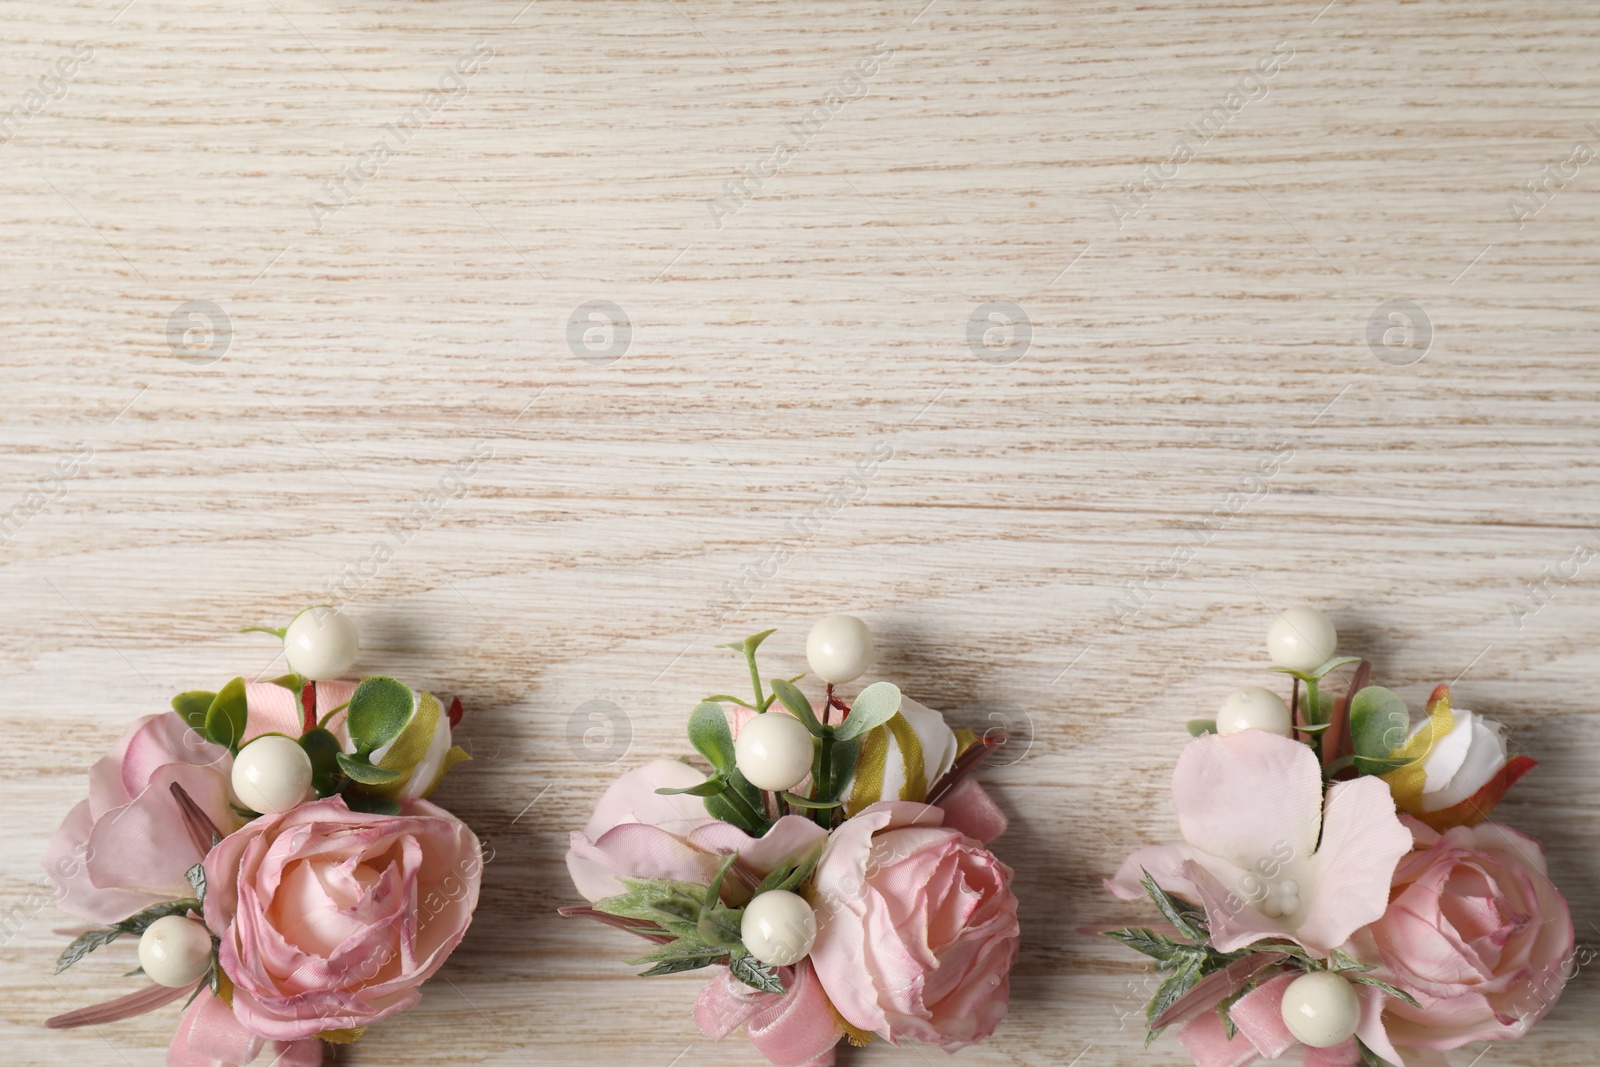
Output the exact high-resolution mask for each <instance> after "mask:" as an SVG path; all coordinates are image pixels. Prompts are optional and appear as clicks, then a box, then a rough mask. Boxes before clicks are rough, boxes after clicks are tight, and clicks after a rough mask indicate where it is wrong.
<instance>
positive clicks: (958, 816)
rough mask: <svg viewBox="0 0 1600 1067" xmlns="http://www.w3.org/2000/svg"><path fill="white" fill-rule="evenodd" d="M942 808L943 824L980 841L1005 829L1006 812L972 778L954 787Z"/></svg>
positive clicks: (992, 837)
mask: <svg viewBox="0 0 1600 1067" xmlns="http://www.w3.org/2000/svg"><path fill="white" fill-rule="evenodd" d="M939 807H941V808H943V809H944V824H945V825H946V826H949V827H951V828H953V829H956V830H960V831H961V832H962V833H964V834H966V835H967V836H968V837H970V838H972V839H973V840H974V841H977V842H979V843H980V844H984V845H987V844H988V843H989V842H990V841H993V840H994V839H995V838H997V837H999V836H1000V835H1001V834H1003V833H1005V832H1006V815H1005V812H1003V811H1001V810H1000V806H999V805H998V804H996V803H995V802H994V798H992V797H990V796H989V794H988V793H987V792H985V791H984V788H983V786H981V785H979V784H978V783H977V782H976V781H974V780H973V779H971V778H968V779H966V780H965V781H963V782H962V783H961V784H960V785H958V786H956V787H955V788H954V789H952V790H951V791H950V792H949V793H948V794H946V796H945V797H944V799H943V800H941V801H939Z"/></svg>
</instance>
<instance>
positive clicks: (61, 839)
mask: <svg viewBox="0 0 1600 1067" xmlns="http://www.w3.org/2000/svg"><path fill="white" fill-rule="evenodd" d="M93 829H94V818H93V816H92V815H91V814H90V812H89V802H88V801H87V800H83V801H79V802H78V804H77V806H76V807H74V808H73V809H72V811H71V812H69V813H68V814H67V817H66V820H65V821H63V822H62V824H61V828H60V829H58V830H57V831H56V833H55V836H54V837H52V838H51V839H50V844H49V846H48V847H47V848H46V849H45V853H44V869H45V872H46V873H47V874H48V875H49V876H50V879H51V881H52V882H54V883H55V887H56V906H57V907H59V908H60V909H61V910H62V911H64V912H66V913H67V914H68V915H76V916H77V917H78V918H80V919H87V920H88V921H90V922H92V923H114V922H121V921H122V920H123V919H126V918H127V917H128V916H130V915H132V914H133V913H134V912H136V911H141V910H143V909H145V908H148V907H149V906H150V905H152V904H159V903H160V902H161V901H162V900H163V899H166V898H163V897H157V896H155V895H153V894H150V893H142V892H139V891H137V890H133V889H118V888H115V887H110V888H102V887H100V886H97V885H95V884H94V881H93V880H92V879H91V878H90V877H89V867H88V864H87V863H86V862H85V857H86V856H87V855H88V851H89V834H90V832H91V831H92V830H93Z"/></svg>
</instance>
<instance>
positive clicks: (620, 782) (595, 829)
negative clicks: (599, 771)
mask: <svg viewBox="0 0 1600 1067" xmlns="http://www.w3.org/2000/svg"><path fill="white" fill-rule="evenodd" d="M705 780H706V776H705V775H704V774H702V773H700V772H699V771H697V770H695V769H694V768H693V767H691V766H689V765H688V764H687V763H679V762H677V761H675V760H652V761H651V762H649V763H646V764H644V765H643V766H642V767H635V768H634V769H633V770H631V771H628V772H627V773H626V774H624V775H622V776H621V777H619V778H617V779H616V780H615V781H613V782H612V783H611V784H610V785H609V786H607V787H606V791H605V793H603V794H602V795H601V797H600V802H599V803H598V804H596V805H595V809H594V814H593V815H592V816H590V818H589V823H588V825H587V826H585V827H584V828H583V833H584V835H585V836H586V837H588V838H589V840H591V841H598V840H599V839H600V836H601V835H602V834H604V833H605V832H606V831H607V830H610V829H611V828H612V827H614V826H620V825H622V824H623V823H646V824H649V825H651V826H668V827H671V826H675V825H679V824H684V823H699V822H703V821H705V820H706V819H709V818H710V816H709V815H707V814H706V805H705V801H704V800H702V799H701V798H700V797H693V796H689V795H688V794H685V793H678V794H673V795H668V796H663V795H662V794H660V793H657V792H656V790H657V789H687V788H689V787H690V786H695V785H699V784H700V783H701V782H703V781H705Z"/></svg>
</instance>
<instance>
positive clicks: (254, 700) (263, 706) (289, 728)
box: [244, 682, 306, 743]
mask: <svg viewBox="0 0 1600 1067" xmlns="http://www.w3.org/2000/svg"><path fill="white" fill-rule="evenodd" d="M244 699H245V704H246V705H247V706H248V707H249V709H250V718H249V721H248V722H247V723H246V724H245V728H244V741H245V742H246V743H248V742H250V741H254V740H255V739H256V738H258V737H260V736H261V735H262V734H287V735H288V736H290V737H299V736H300V734H301V733H302V732H303V731H304V729H305V725H306V723H305V713H304V712H303V711H301V709H300V694H299V693H295V692H291V691H290V690H288V689H285V688H284V687H283V686H281V685H277V684H275V683H273V682H251V683H249V684H248V685H246V686H245V687H244Z"/></svg>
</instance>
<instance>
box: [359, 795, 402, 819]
mask: <svg viewBox="0 0 1600 1067" xmlns="http://www.w3.org/2000/svg"><path fill="white" fill-rule="evenodd" d="M344 803H345V807H347V808H349V809H350V810H351V811H359V812H362V813H363V814H366V815H399V814H400V812H401V811H403V810H404V809H403V808H401V806H400V804H399V802H398V801H394V800H390V799H389V798H388V797H375V796H370V795H368V794H366V793H346V794H345V796H344Z"/></svg>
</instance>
